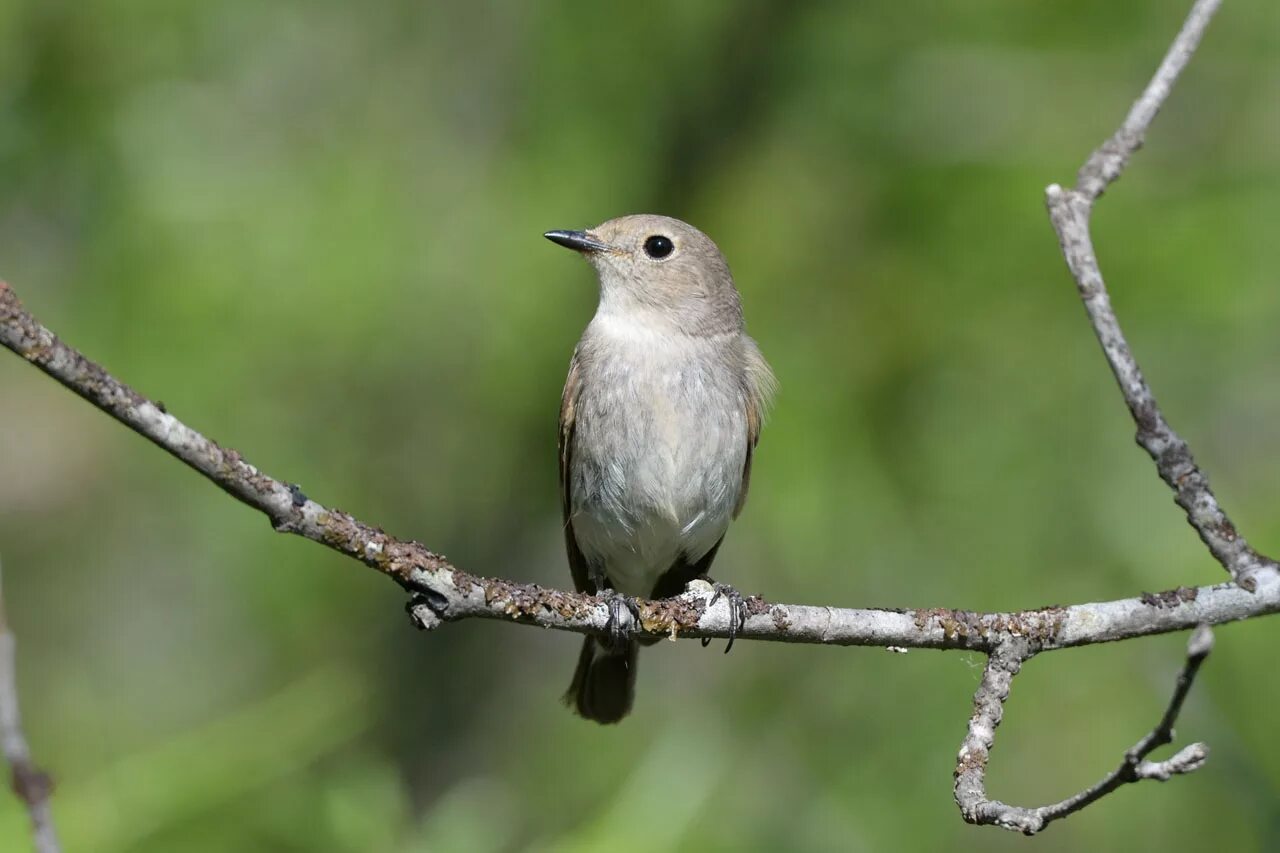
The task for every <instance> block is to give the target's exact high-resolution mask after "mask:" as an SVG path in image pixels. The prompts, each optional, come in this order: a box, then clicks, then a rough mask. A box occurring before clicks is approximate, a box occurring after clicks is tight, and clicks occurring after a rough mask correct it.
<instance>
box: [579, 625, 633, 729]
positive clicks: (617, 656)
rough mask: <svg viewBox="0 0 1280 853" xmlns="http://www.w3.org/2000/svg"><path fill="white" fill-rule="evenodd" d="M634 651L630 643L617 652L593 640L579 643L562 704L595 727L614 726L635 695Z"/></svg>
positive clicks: (623, 715) (629, 708) (588, 639)
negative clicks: (580, 649) (570, 680)
mask: <svg viewBox="0 0 1280 853" xmlns="http://www.w3.org/2000/svg"><path fill="white" fill-rule="evenodd" d="M637 649H638V646H637V644H636V642H635V641H634V640H633V641H631V642H629V643H627V645H626V648H623V649H619V650H617V651H614V650H610V649H606V648H604V647H603V646H601V645H600V644H599V643H598V642H596V639H595V638H594V637H587V638H586V639H585V640H583V642H582V654H580V655H578V668H577V669H575V670H574V672H573V683H571V684H570V685H569V689H568V690H567V691H566V692H565V694H564V701H565V704H566V705H568V706H569V707H570V708H572V709H574V710H575V711H577V712H578V713H579V714H580V715H581V716H583V717H585V718H586V719H588V720H595V721H596V722H597V723H616V722H618V720H621V719H622V718H623V717H625V716H626V715H627V713H628V712H630V710H631V702H632V700H634V699H635V694H636V652H637Z"/></svg>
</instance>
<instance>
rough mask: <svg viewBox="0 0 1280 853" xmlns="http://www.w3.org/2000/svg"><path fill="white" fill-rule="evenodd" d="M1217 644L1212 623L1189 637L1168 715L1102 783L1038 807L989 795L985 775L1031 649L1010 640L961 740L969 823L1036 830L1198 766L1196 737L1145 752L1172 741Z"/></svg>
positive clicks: (960, 785) (994, 660) (1205, 750)
mask: <svg viewBox="0 0 1280 853" xmlns="http://www.w3.org/2000/svg"><path fill="white" fill-rule="evenodd" d="M1212 648H1213V632H1212V631H1210V630H1209V628H1208V626H1206V625H1201V626H1199V627H1198V628H1196V630H1195V632H1194V633H1193V634H1192V635H1191V639H1190V641H1189V642H1188V643H1187V662H1186V663H1185V664H1184V665H1183V667H1182V672H1181V673H1180V674H1179V675H1178V681H1177V685H1176V687H1175V688H1174V691H1173V696H1172V697H1171V698H1170V700H1169V705H1168V707H1167V708H1166V709H1165V712H1164V715H1163V716H1162V717H1161V718H1160V722H1159V723H1158V724H1157V725H1156V727H1155V728H1154V729H1152V730H1151V731H1150V732H1148V733H1147V734H1146V735H1145V736H1144V737H1143V738H1142V740H1140V741H1138V742H1137V743H1136V744H1134V746H1133V747H1132V748H1131V749H1129V750H1128V751H1127V752H1126V753H1125V754H1124V759H1123V760H1122V761H1121V762H1120V766H1119V767H1117V768H1116V769H1115V770H1113V771H1111V772H1110V773H1108V774H1107V775H1106V776H1105V777H1104V778H1103V779H1102V780H1100V781H1099V782H1098V783H1097V784H1095V785H1092V786H1090V787H1088V788H1086V789H1085V790H1083V791H1081V792H1080V793H1078V794H1075V795H1074V796H1071V797H1068V798H1067V799H1065V800H1063V801H1061V802H1058V803H1054V804H1052V805H1048V806H1040V807H1039V808H1024V807H1021V806H1011V805H1008V804H1006V803H1002V802H1000V801H999V800H989V799H987V791H986V782H985V779H984V777H985V775H986V770H987V759H988V757H989V756H990V753H991V748H992V747H993V746H994V745H995V732H996V727H997V726H999V725H1000V719H1001V717H1002V716H1003V714H1004V703H1005V700H1007V699H1008V698H1009V687H1010V684H1011V683H1012V681H1013V677H1014V676H1015V675H1017V674H1018V671H1019V670H1020V669H1021V668H1022V664H1023V663H1024V662H1025V661H1026V660H1027V659H1028V658H1030V656H1031V655H1032V654H1034V651H1032V650H1031V649H1030V648H1029V647H1028V646H1027V644H1026V643H1025V642H1021V641H1015V642H1010V643H1008V644H1007V645H1006V646H1004V647H1002V648H1000V649H997V650H996V651H995V652H994V653H992V655H991V656H990V657H989V658H988V659H987V667H986V670H985V671H984V672H983V673H982V683H981V684H980V685H979V686H978V690H977V692H976V693H975V694H974V697H973V716H972V717H971V718H970V719H969V731H968V734H967V735H966V736H965V739H964V741H963V743H962V744H961V745H960V755H959V757H958V759H957V763H956V775H955V780H956V781H955V797H956V803H957V804H958V805H959V806H960V813H961V814H962V815H964V819H965V820H967V821H969V822H970V823H979V824H992V825H995V826H999V827H1003V828H1004V829H1013V830H1017V831H1018V832H1022V833H1025V834H1027V835H1034V834H1036V833H1037V832H1039V831H1040V830H1042V829H1044V828H1045V827H1046V826H1047V825H1048V824H1049V823H1051V822H1052V821H1055V820H1057V819H1059V818H1063V817H1066V816H1067V815H1069V814H1073V813H1074V812H1078V811H1080V810H1081V809H1083V808H1084V807H1085V806H1087V805H1089V804H1091V803H1093V802H1096V801H1097V800H1100V799H1102V798H1103V797H1105V796H1106V795H1107V794H1110V793H1111V792H1112V791H1114V790H1116V789H1117V788H1119V787H1121V786H1122V785H1126V784H1128V783H1130V782H1140V781H1142V780H1143V779H1156V780H1159V781H1161V782H1164V781H1167V780H1168V779H1170V778H1171V777H1173V776H1175V775H1178V774H1182V773H1191V772H1192V771H1194V770H1199V769H1200V767H1201V766H1202V765H1203V764H1204V762H1205V760H1206V759H1207V758H1208V756H1209V747H1207V746H1205V745H1204V744H1203V743H1193V744H1191V745H1190V746H1187V747H1184V748H1183V749H1181V750H1180V751H1179V752H1178V753H1177V754H1176V755H1174V756H1173V757H1171V758H1167V759H1165V760H1164V761H1147V760H1146V757H1147V756H1148V755H1150V754H1151V753H1152V751H1154V750H1155V749H1156V748H1157V747H1160V746H1164V745H1165V744H1167V743H1172V742H1173V724H1174V722H1176V721H1177V718H1178V712H1179V711H1180V710H1182V702H1183V700H1184V699H1186V698H1187V693H1188V692H1189V691H1190V690H1191V683H1192V682H1193V681H1194V680H1195V677H1196V672H1197V671H1198V670H1199V669H1200V664H1201V663H1203V662H1204V659H1205V658H1206V657H1208V656H1209V651H1210V650H1211V649H1212Z"/></svg>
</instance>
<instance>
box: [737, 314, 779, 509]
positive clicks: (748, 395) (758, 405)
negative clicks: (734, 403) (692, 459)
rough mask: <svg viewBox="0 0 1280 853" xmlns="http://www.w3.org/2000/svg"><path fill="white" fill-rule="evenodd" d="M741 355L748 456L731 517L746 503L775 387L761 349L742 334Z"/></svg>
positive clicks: (743, 466) (743, 467)
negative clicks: (752, 469)
mask: <svg viewBox="0 0 1280 853" xmlns="http://www.w3.org/2000/svg"><path fill="white" fill-rule="evenodd" d="M743 355H744V357H745V365H744V366H745V368H746V369H745V370H743V381H742V400H743V408H744V410H745V413H746V416H747V456H746V461H745V462H744V463H743V465H742V488H741V489H740V490H739V491H738V503H737V504H736V505H735V506H734V508H733V517H734V518H737V517H738V513H740V512H742V508H743V507H744V506H745V505H746V503H747V490H748V489H749V488H750V486H751V459H752V457H753V456H754V455H755V450H756V444H757V443H758V442H759V441H760V427H761V426H762V425H763V424H764V416H765V412H766V411H767V410H768V408H769V401H770V400H771V399H772V398H773V394H774V391H775V390H776V389H777V385H778V383H777V380H776V379H774V378H773V371H772V370H770V369H769V364H768V362H766V361H765V360H764V356H763V355H761V354H760V348H759V347H758V346H756V342H755V341H753V340H751V338H748V337H747V336H746V335H743Z"/></svg>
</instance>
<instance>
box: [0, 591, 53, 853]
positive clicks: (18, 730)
mask: <svg viewBox="0 0 1280 853" xmlns="http://www.w3.org/2000/svg"><path fill="white" fill-rule="evenodd" d="M17 669H18V667H17V642H16V641H15V640H14V638H13V632H12V631H11V630H10V629H9V620H8V617H7V616H6V615H5V608H4V596H3V595H2V594H0V749H3V751H4V758H5V761H7V762H8V763H9V773H10V785H11V786H12V787H13V793H14V794H16V795H17V797H18V799H20V800H21V801H22V802H23V803H24V804H25V805H26V807H27V814H28V815H30V817H31V832H32V836H33V838H34V841H35V849H36V853H58V851H59V850H60V849H61V848H60V847H59V846H58V834H57V832H55V831H54V826H53V810H52V808H51V807H50V805H49V796H50V795H51V794H52V793H53V781H52V780H51V779H50V778H49V774H47V773H45V772H44V771H43V770H41V769H40V768H39V767H37V766H36V765H35V762H33V761H32V760H31V748H30V747H29V746H28V745H27V738H26V735H24V734H23V733H22V716H21V714H19V713H18V671H17Z"/></svg>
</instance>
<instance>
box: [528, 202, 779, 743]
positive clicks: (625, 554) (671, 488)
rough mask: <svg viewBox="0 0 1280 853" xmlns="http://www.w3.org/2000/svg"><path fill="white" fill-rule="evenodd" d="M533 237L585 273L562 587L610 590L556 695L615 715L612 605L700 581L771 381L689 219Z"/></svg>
mask: <svg viewBox="0 0 1280 853" xmlns="http://www.w3.org/2000/svg"><path fill="white" fill-rule="evenodd" d="M545 236H546V237H547V239H548V240H551V241H553V242H555V243H558V244H560V245H561V246H566V247H568V248H570V249H574V250H576V251H578V252H580V253H582V254H583V255H584V256H586V258H587V260H588V261H590V262H591V265H592V266H593V267H595V269H596V273H597V274H598V275H599V278H600V303H599V307H598V308H597V309H596V314H595V317H594V318H592V320H591V323H590V324H589V325H588V326H587V330H586V332H584V333H583V335H582V340H580V341H579V342H578V346H577V348H576V349H575V350H574V352H573V359H572V361H571V362H570V363H569V377H568V379H567V380H566V381H565V386H564V396H563V398H562V399H561V403H560V494H561V504H562V510H563V513H564V533H565V545H566V546H567V548H568V552H569V567H570V569H572V571H573V581H574V585H575V586H576V587H577V589H578V591H580V592H587V593H591V594H596V593H601V592H605V591H607V590H611V591H612V592H613V597H612V598H611V599H610V623H611V626H612V627H613V629H614V630H613V631H612V632H611V636H610V637H608V638H602V639H597V638H594V637H587V639H586V641H585V642H584V643H583V646H582V654H581V655H580V656H579V658H578V668H577V671H576V672H574V675H573V683H572V684H571V685H570V687H569V691H568V692H567V693H566V694H565V701H566V703H568V704H570V705H571V707H573V708H575V709H576V710H577V712H578V713H579V714H581V715H582V716H583V717H586V718H587V719H590V720H595V721H596V722H599V723H615V722H617V721H618V720H620V719H622V718H623V717H624V716H626V714H627V712H628V711H630V710H631V703H632V698H633V696H634V694H635V678H636V652H637V643H636V641H635V640H632V639H630V638H629V636H628V635H627V632H626V631H625V630H621V629H620V628H619V626H624V625H625V621H626V620H625V619H624V617H623V613H622V611H621V609H622V608H629V609H632V610H633V611H634V603H632V601H631V598H632V597H633V596H639V597H647V598H668V597H671V596H675V595H679V594H680V593H681V592H683V591H684V588H685V585H686V584H687V583H688V582H689V581H691V580H693V579H695V578H699V577H702V578H705V577H706V575H707V571H708V570H709V569H710V567H711V561H712V560H713V559H714V558H715V555H716V549H717V548H719V547H720V542H721V540H722V539H723V538H724V534H725V530H726V529H728V527H729V522H730V520H732V519H733V518H735V517H736V516H737V515H738V513H739V512H740V511H741V510H742V505H743V503H744V502H745V501H746V498H747V485H748V483H749V481H750V478H751V456H752V453H753V452H754V450H755V446H756V441H757V439H758V438H759V436H760V424H761V420H762V419H763V416H764V411H765V408H766V406H767V405H768V402H769V398H770V396H771V394H772V392H773V388H774V379H773V374H772V372H770V370H769V365H768V364H766V363H765V360H764V357H763V356H762V355H761V354H760V349H759V348H758V347H757V346H756V343H755V341H753V340H752V339H751V338H749V337H748V336H747V334H746V331H745V330H744V327H743V320H742V303H741V301H740V300H739V298H738V291H737V289H736V288H735V287H734V285H733V278H732V276H730V274H729V267H728V265H727V264H726V263H725V260H724V257H723V256H722V255H721V254H720V250H719V249H718V248H716V245H715V243H713V242H711V239H710V238H709V237H707V236H706V235H705V234H703V233H702V232H701V231H699V230H698V229H696V228H694V227H693V226H691V225H687V224H686V223H684V222H681V221H680V220H678V219H671V218H669V217H666V216H648V215H642V216H624V217H621V218H619V219H612V220H610V221H608V222H606V223H604V224H603V225H599V226H597V227H595V228H592V229H591V230H589V231H548V232H547V233H546V235H545ZM721 594H723V595H725V596H726V597H728V599H729V601H730V602H731V604H732V605H733V606H734V608H735V621H736V622H737V623H738V624H739V625H740V624H741V620H743V619H745V609H744V605H743V601H742V597H741V596H740V595H738V593H737V592H736V591H734V590H733V589H732V588H731V587H725V586H719V585H717V587H716V595H717V597H718V596H719V595H721ZM730 643H732V640H730ZM726 651H727V649H726Z"/></svg>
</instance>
